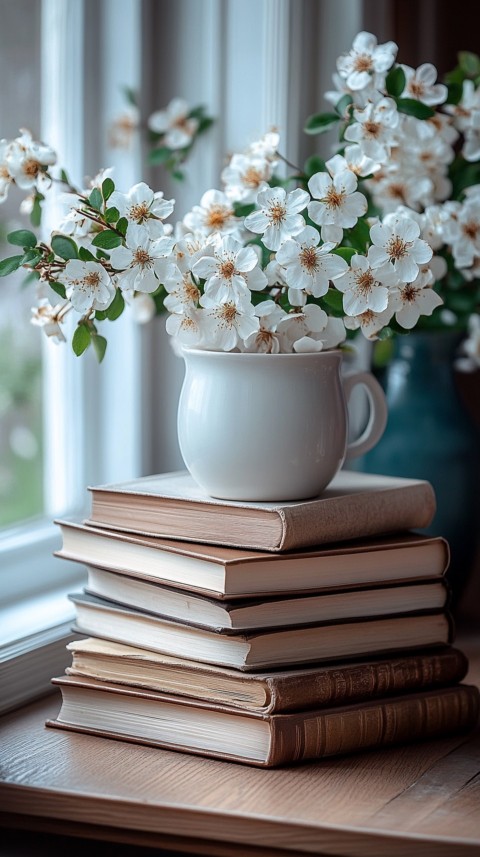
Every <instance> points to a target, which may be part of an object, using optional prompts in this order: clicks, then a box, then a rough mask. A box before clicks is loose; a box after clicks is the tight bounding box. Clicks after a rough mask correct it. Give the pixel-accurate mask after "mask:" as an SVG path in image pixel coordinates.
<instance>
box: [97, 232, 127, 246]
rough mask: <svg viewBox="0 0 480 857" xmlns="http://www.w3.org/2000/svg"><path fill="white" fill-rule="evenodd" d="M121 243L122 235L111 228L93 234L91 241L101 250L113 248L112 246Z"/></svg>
mask: <svg viewBox="0 0 480 857" xmlns="http://www.w3.org/2000/svg"><path fill="white" fill-rule="evenodd" d="M121 243H122V236H121V235H119V234H118V233H117V232H113V230H112V229H104V230H103V232H99V233H98V234H97V235H95V238H94V239H93V241H92V244H93V246H94V247H101V248H102V249H103V250H113V248H114V247H119V246H120V244H121Z"/></svg>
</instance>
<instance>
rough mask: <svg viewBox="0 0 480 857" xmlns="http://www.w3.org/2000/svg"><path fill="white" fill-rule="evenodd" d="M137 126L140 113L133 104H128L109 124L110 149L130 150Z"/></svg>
mask: <svg viewBox="0 0 480 857" xmlns="http://www.w3.org/2000/svg"><path fill="white" fill-rule="evenodd" d="M139 126H140V111H139V109H138V107H136V106H135V105H134V104H128V105H127V106H126V107H124V108H123V110H122V112H121V113H120V114H119V115H118V116H116V117H115V119H113V121H112V122H111V123H110V127H109V129H108V142H109V144H110V146H111V147H112V149H130V147H131V145H132V142H133V140H134V138H135V135H136V132H137V131H138V128H139Z"/></svg>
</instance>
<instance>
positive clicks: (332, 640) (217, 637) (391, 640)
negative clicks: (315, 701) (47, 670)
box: [70, 593, 452, 670]
mask: <svg viewBox="0 0 480 857" xmlns="http://www.w3.org/2000/svg"><path fill="white" fill-rule="evenodd" d="M70 598H71V600H72V601H73V602H74V604H75V608H76V612H77V620H76V626H75V628H74V630H75V631H78V632H80V633H81V634H85V635H86V636H91V637H101V638H102V639H108V640H113V641H114V642H120V643H126V644H127V645H131V646H138V647H139V648H147V647H148V648H150V649H152V650H153V651H158V652H164V653H165V654H168V655H174V656H178V657H182V658H183V657H184V658H186V659H187V660H197V661H202V662H204V663H214V664H218V665H220V666H227V667H234V668H235V669H240V670H259V669H262V668H264V669H273V668H275V667H280V666H288V665H291V664H302V663H309V662H315V661H329V660H341V659H345V658H347V657H355V656H361V655H366V654H382V653H386V652H390V651H399V650H404V649H412V648H417V649H418V648H420V647H422V646H439V645H444V644H446V643H448V642H450V638H451V633H452V628H451V618H450V617H449V616H448V614H446V613H443V612H442V613H421V614H408V615H400V616H389V617H388V618H382V617H375V618H374V619H366V618H365V619H361V620H348V621H342V622H333V623H317V624H313V625H302V626H296V627H291V628H282V629H278V628H276V629H272V630H261V631H249V632H244V633H239V632H226V631H225V632H219V631H215V630H212V629H211V628H209V629H205V628H201V627H199V626H198V625H193V624H192V623H187V622H182V623H180V622H172V621H171V620H166V619H162V618H160V617H159V616H152V615H150V614H149V613H142V612H141V611H139V610H132V609H131V608H127V607H123V606H120V605H117V604H114V603H113V602H110V601H106V600H105V599H102V598H97V597H96V596H92V595H85V594H82V593H79V594H75V595H71V596H70Z"/></svg>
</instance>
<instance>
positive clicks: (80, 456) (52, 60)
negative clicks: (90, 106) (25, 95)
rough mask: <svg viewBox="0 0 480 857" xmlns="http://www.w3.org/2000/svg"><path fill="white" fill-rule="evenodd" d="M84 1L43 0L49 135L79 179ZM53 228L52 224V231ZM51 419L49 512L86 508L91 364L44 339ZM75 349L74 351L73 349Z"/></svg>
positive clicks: (44, 128)
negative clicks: (86, 386)
mask: <svg viewBox="0 0 480 857" xmlns="http://www.w3.org/2000/svg"><path fill="white" fill-rule="evenodd" d="M83 32H84V0H76V2H75V3H73V4H72V3H65V2H64V0H42V20H41V80H42V94H41V134H42V138H43V139H44V140H46V141H47V142H48V143H49V144H50V145H51V146H53V148H54V149H55V150H56V152H57V154H58V158H59V162H60V163H61V164H62V165H63V166H64V167H65V168H66V169H67V172H68V173H69V175H71V178H72V181H73V182H75V183H77V184H79V185H80V186H82V179H83V124H84V123H83V105H84V99H83V71H84V69H83ZM61 212H62V206H61V204H60V203H59V202H58V198H52V195H50V196H49V197H48V200H47V203H46V205H45V206H44V217H43V223H44V226H43V229H44V230H45V231H50V229H51V228H53V226H54V225H55V224H56V223H57V222H58V218H59V217H60V216H61ZM49 227H50V229H49ZM44 339H45V341H44V344H43V402H44V408H43V423H44V497H45V506H44V508H45V514H46V515H52V516H54V515H58V514H62V513H63V512H64V511H65V510H66V509H75V508H80V507H81V505H82V501H83V496H84V486H83V479H84V472H85V431H84V419H83V413H84V397H83V379H84V364H83V362H82V361H79V360H78V359H77V358H75V356H74V355H73V354H72V353H71V348H70V347H69V346H68V347H67V348H59V347H56V346H54V345H53V344H52V343H51V342H48V341H46V337H45V338H44ZM67 352H68V353H67Z"/></svg>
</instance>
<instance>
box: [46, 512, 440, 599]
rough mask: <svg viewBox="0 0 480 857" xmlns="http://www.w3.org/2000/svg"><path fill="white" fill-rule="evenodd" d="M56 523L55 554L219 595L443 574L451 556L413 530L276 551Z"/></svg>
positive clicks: (314, 589)
mask: <svg viewBox="0 0 480 857" xmlns="http://www.w3.org/2000/svg"><path fill="white" fill-rule="evenodd" d="M58 523H59V524H60V528H61V531H62V536H63V546H62V549H61V550H60V551H58V552H57V556H60V557H62V558H64V559H70V560H73V561H75V562H82V563H85V564H86V565H90V566H97V567H100V568H103V569H107V570H110V571H114V572H118V573H119V574H124V575H127V576H129V577H133V578H136V579H138V580H142V581H147V582H150V583H162V584H165V585H169V586H174V587H177V588H179V589H184V590H186V591H188V592H197V593H199V594H201V595H208V596H209V597H210V598H217V599H220V600H229V599H236V598H252V597H258V596H260V595H275V594H280V593H287V594H289V595H293V594H295V593H297V594H301V593H306V592H322V591H324V590H327V589H333V588H335V589H338V588H340V587H348V588H351V587H361V586H363V587H365V586H375V585H378V584H384V583H409V582H412V581H415V580H423V581H426V580H429V579H430V580H435V579H437V580H438V579H439V578H441V577H442V576H443V574H444V572H445V570H446V568H447V566H448V560H449V553H448V545H447V543H446V541H445V540H444V539H442V538H437V537H435V538H428V537H426V536H419V535H415V534H414V533H401V534H398V535H396V536H393V537H384V538H377V539H362V540H361V541H353V542H348V543H346V544H340V545H338V544H337V545H329V546H326V547H323V548H322V547H319V548H317V549H310V550H309V549H305V550H302V551H290V552H288V553H278V554H275V555H272V554H271V553H266V552H260V551H253V550H245V549H243V550H240V549H237V548H230V547H219V546H216V545H204V544H200V543H191V542H190V543H189V542H181V541H173V540H169V539H162V538H154V537H149V536H138V535H137V536H135V535H130V534H127V533H123V532H122V533H118V532H115V531H113V530H101V529H98V528H93V527H88V526H85V525H83V524H80V523H75V522H72V521H59V522H58Z"/></svg>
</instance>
